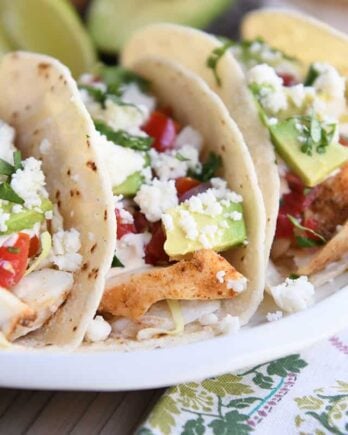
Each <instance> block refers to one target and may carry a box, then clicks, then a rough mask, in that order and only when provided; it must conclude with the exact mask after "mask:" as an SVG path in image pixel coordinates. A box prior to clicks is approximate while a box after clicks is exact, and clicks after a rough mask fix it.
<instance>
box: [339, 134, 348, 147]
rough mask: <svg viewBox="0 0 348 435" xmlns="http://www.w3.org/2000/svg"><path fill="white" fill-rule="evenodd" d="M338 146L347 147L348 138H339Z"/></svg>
mask: <svg viewBox="0 0 348 435" xmlns="http://www.w3.org/2000/svg"><path fill="white" fill-rule="evenodd" d="M339 142H340V144H341V145H343V146H345V147H348V137H347V136H342V135H341V136H340V140H339Z"/></svg>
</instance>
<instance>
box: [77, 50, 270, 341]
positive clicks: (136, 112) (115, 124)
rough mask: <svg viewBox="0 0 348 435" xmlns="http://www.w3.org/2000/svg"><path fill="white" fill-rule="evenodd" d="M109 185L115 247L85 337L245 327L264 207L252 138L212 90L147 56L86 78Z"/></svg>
mask: <svg viewBox="0 0 348 435" xmlns="http://www.w3.org/2000/svg"><path fill="white" fill-rule="evenodd" d="M79 87H80V94H81V97H82V100H83V101H84V103H85V105H86V107H87V109H88V111H89V113H90V115H91V117H92V118H93V120H94V123H95V127H96V130H97V131H98V132H99V137H98V139H97V141H96V144H95V146H96V148H98V150H99V154H100V156H101V160H102V161H103V163H104V169H105V171H106V173H107V176H108V178H109V180H110V182H111V186H110V190H111V189H112V192H113V195H114V201H113V207H114V210H115V220H116V222H117V231H116V233H115V235H114V242H115V244H116V249H115V253H114V259H113V262H112V267H111V269H110V271H109V274H108V279H107V284H106V288H105V292H104V295H103V298H102V300H101V303H100V306H99V309H98V312H97V315H96V317H95V318H94V319H93V321H92V322H91V323H90V325H89V328H88V330H87V334H86V342H89V343H91V342H93V343H99V344H100V343H102V345H104V343H111V344H112V345H115V341H116V342H117V340H119V341H120V340H121V341H122V340H123V341H124V340H126V341H127V340H128V341H129V342H133V343H139V342H144V341H151V340H155V341H154V343H157V344H158V343H159V341H158V340H159V339H160V337H165V338H164V339H165V340H167V341H168V339H169V338H170V336H173V335H179V336H180V337H181V339H185V338H187V337H188V335H189V333H191V332H192V333H194V332H199V331H201V332H202V331H204V332H205V333H206V334H210V335H216V334H221V333H225V332H228V331H234V330H236V329H238V328H239V326H240V324H241V325H243V324H245V323H247V321H248V320H249V319H250V317H251V316H252V315H253V314H254V312H255V310H256V308H257V306H258V305H259V303H260V302H261V300H262V297H263V288H264V280H265V273H264V271H265V264H264V254H263V252H264V233H265V223H266V219H265V212H264V206H263V201H262V196H261V191H260V189H259V187H258V184H257V178H256V174H255V170H254V167H253V164H252V160H251V158H250V155H249V152H248V150H247V147H246V145H245V143H244V140H243V137H242V135H241V133H240V131H239V129H238V127H237V126H236V124H235V123H234V122H233V121H232V119H231V118H230V116H229V114H228V112H227V111H226V109H225V107H224V105H223V104H222V103H221V101H220V100H219V99H218V98H217V97H216V96H215V95H214V94H213V93H212V92H211V90H210V89H209V88H208V86H207V85H206V84H205V83H204V81H202V80H201V79H200V78H198V77H197V76H196V75H194V74H193V73H191V72H189V71H188V70H186V69H184V68H182V67H181V66H179V65H177V64H175V63H172V62H168V61H163V60H162V59H158V58H154V57H149V58H145V59H142V60H141V61H139V62H136V63H134V64H133V65H128V69H123V68H119V67H116V68H115V67H102V68H100V69H99V71H98V72H97V73H96V74H85V75H83V76H82V77H81V78H80V80H79Z"/></svg>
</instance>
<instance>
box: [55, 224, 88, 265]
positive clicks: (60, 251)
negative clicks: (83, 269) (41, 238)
mask: <svg viewBox="0 0 348 435" xmlns="http://www.w3.org/2000/svg"><path fill="white" fill-rule="evenodd" d="M52 242H53V243H52V254H51V261H52V262H53V263H54V264H55V265H56V266H57V267H58V269H59V270H64V271H66V272H75V271H76V270H77V269H78V268H79V267H80V266H81V263H82V256H81V255H80V254H79V253H78V252H79V250H80V248H81V242H80V233H79V232H78V231H77V230H76V229H75V228H71V229H70V230H67V231H63V230H60V231H58V232H56V233H55V234H53V237H52Z"/></svg>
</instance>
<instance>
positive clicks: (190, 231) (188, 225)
mask: <svg viewBox="0 0 348 435" xmlns="http://www.w3.org/2000/svg"><path fill="white" fill-rule="evenodd" d="M179 216H180V219H179V226H180V228H181V229H182V230H183V231H184V233H185V235H186V237H187V238H188V239H189V240H196V239H197V237H198V227H197V222H196V221H195V219H194V217H193V216H192V215H191V213H190V212H188V211H187V210H179Z"/></svg>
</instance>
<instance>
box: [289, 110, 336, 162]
mask: <svg viewBox="0 0 348 435" xmlns="http://www.w3.org/2000/svg"><path fill="white" fill-rule="evenodd" d="M295 119H296V122H298V123H299V124H300V125H301V133H300V136H301V137H302V138H303V140H302V141H301V142H302V145H301V151H302V152H303V153H304V154H307V155H308V156H312V155H313V152H314V151H315V152H317V153H318V154H323V153H325V152H326V149H327V147H328V146H329V145H330V144H331V142H332V140H333V138H334V135H335V132H336V128H337V125H336V124H335V123H330V124H329V123H323V122H321V121H319V120H318V119H317V118H316V117H315V116H314V115H312V116H307V115H306V116H297V117H295Z"/></svg>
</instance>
